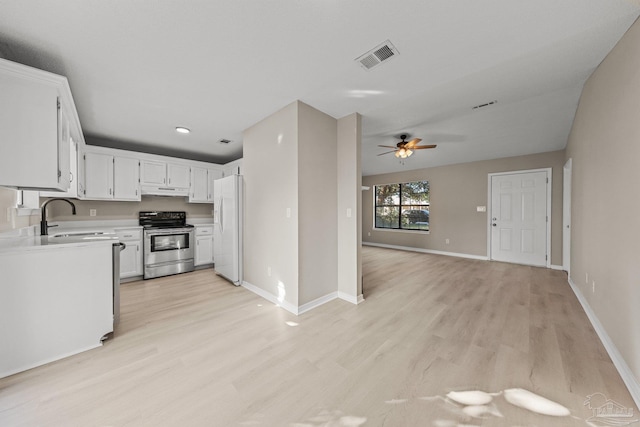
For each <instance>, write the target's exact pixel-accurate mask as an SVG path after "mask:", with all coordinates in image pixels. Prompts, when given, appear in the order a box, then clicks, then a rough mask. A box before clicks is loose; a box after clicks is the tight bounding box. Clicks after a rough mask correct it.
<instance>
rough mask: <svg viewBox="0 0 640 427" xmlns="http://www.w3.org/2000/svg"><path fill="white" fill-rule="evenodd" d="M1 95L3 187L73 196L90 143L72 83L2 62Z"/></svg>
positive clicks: (0, 177) (0, 174)
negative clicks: (79, 148) (82, 150)
mask: <svg viewBox="0 0 640 427" xmlns="http://www.w3.org/2000/svg"><path fill="white" fill-rule="evenodd" d="M0 94H2V95H1V97H2V102H0V141H1V142H2V144H1V145H0V186H6V187H13V188H18V189H24V190H45V191H46V190H50V191H56V192H64V191H67V190H68V189H69V179H70V175H69V174H70V157H69V156H70V153H69V149H70V139H71V137H72V136H73V138H74V139H75V140H76V141H77V142H80V141H82V143H84V139H83V136H82V130H81V128H80V121H79V120H78V114H77V112H76V109H75V105H74V103H73V97H72V96H71V91H70V89H69V83H68V82H67V79H66V77H63V76H58V75H55V74H52V73H48V72H46V71H42V70H38V69H35V68H32V67H27V66H24V65H21V64H16V63H14V62H11V61H7V60H4V59H0Z"/></svg>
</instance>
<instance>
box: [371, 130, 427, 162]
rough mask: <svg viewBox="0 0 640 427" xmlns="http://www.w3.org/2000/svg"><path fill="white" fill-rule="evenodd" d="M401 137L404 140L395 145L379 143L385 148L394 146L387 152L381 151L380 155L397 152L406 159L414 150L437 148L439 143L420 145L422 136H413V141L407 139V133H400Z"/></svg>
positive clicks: (399, 156)
mask: <svg viewBox="0 0 640 427" xmlns="http://www.w3.org/2000/svg"><path fill="white" fill-rule="evenodd" d="M400 139H402V141H400V142H398V143H397V144H396V146H395V147H392V146H390V145H378V147H384V148H393V150H392V151H387V152H385V153H380V154H378V156H382V155H383V154H389V153H395V156H396V157H398V158H400V159H406V158H407V157H409V156H410V155H412V154H413V151H414V150H425V149H427V148H436V147H437V145H418V143H419V142H420V141H422V140H421V139H420V138H413V139H412V140H411V141H406V139H407V135H400Z"/></svg>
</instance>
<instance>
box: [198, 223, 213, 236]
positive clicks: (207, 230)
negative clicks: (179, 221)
mask: <svg viewBox="0 0 640 427" xmlns="http://www.w3.org/2000/svg"><path fill="white" fill-rule="evenodd" d="M207 235H213V226H211V225H204V226H196V236H207Z"/></svg>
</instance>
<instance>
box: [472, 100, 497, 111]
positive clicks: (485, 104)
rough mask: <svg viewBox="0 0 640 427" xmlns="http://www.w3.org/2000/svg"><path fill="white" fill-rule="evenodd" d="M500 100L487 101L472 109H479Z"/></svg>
mask: <svg viewBox="0 0 640 427" xmlns="http://www.w3.org/2000/svg"><path fill="white" fill-rule="evenodd" d="M497 103H498V101H489V102H485V103H484V104H480V105H476V106H475V107H471V109H472V110H478V109H480V108H484V107H488V106H489V105H494V104H497Z"/></svg>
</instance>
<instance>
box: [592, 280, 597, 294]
mask: <svg viewBox="0 0 640 427" xmlns="http://www.w3.org/2000/svg"><path fill="white" fill-rule="evenodd" d="M591 290H592V292H593V293H594V294H595V293H596V281H595V280H594V281H593V287H592V288H591Z"/></svg>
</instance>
